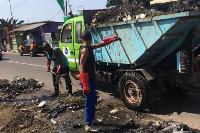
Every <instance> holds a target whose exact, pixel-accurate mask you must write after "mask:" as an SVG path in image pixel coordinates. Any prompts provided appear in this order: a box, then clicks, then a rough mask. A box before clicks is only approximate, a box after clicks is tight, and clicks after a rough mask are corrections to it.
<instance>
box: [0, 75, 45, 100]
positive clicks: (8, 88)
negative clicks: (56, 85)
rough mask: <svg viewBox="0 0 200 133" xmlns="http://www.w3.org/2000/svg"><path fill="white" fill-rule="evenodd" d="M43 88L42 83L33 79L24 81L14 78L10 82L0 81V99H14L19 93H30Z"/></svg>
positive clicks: (23, 79)
mask: <svg viewBox="0 0 200 133" xmlns="http://www.w3.org/2000/svg"><path fill="white" fill-rule="evenodd" d="M43 86H44V83H42V82H38V81H36V80H34V79H25V78H19V77H15V78H13V79H11V80H7V79H0V99H1V100H5V99H15V98H16V96H18V95H20V94H21V93H23V94H25V93H31V92H33V91H35V90H39V89H40V88H42V87H43Z"/></svg>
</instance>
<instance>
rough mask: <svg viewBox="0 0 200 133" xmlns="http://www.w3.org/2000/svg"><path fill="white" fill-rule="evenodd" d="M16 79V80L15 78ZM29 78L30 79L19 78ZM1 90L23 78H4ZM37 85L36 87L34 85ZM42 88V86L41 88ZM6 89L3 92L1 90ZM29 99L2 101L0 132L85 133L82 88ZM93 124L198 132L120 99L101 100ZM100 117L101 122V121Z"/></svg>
mask: <svg viewBox="0 0 200 133" xmlns="http://www.w3.org/2000/svg"><path fill="white" fill-rule="evenodd" d="M13 81H16V80H13ZM17 81H26V80H21V79H20V80H19V79H18V80H17ZM5 82H6V83H7V85H5V84H0V86H1V90H4V88H3V87H2V86H4V87H6V88H7V87H8V86H9V87H10V88H11V86H12V85H11V84H17V83H19V82H15V83H13V82H10V81H9V82H8V81H2V80H1V83H5ZM18 88H19V87H18ZM30 88H34V87H30ZM40 91H42V90H40ZM1 93H2V92H1ZM29 96H31V97H32V98H29V100H28V101H23V100H22V101H18V100H16V101H6V100H5V101H4V102H0V110H1V112H0V132H2V133H10V132H16V133H42V132H44V133H53V132H58V133H71V132H76V133H83V132H84V127H85V113H84V110H85V108H84V104H85V100H84V97H83V93H82V91H77V92H75V93H74V94H73V95H72V96H67V95H66V94H61V95H60V96H59V97H58V98H56V99H55V98H54V99H52V98H49V97H47V96H45V95H44V96H42V97H37V96H33V93H32V94H29ZM97 102H98V104H97V107H96V116H95V119H96V120H97V122H94V123H93V124H94V125H95V126H96V127H98V128H99V129H100V133H127V132H130V133H132V132H137V133H151V132H152V133H198V132H197V131H196V130H193V129H191V128H190V127H188V126H187V125H185V124H182V123H178V122H176V121H173V120H168V121H164V120H162V119H159V118H157V117H154V116H152V115H151V114H150V113H149V112H148V113H143V112H135V111H133V110H129V109H128V108H126V107H125V106H124V104H123V103H122V102H121V100H119V99H112V100H103V99H101V100H98V101H97ZM98 121H100V122H98Z"/></svg>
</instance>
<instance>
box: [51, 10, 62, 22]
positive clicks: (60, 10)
mask: <svg viewBox="0 0 200 133" xmlns="http://www.w3.org/2000/svg"><path fill="white" fill-rule="evenodd" d="M61 12H63V11H62V10H60V11H59V12H58V13H56V15H54V16H53V17H51V18H50V19H48V21H50V20H52V19H54V18H55V17H56V16H57V15H58V14H59V13H61Z"/></svg>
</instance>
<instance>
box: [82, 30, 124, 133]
mask: <svg viewBox="0 0 200 133" xmlns="http://www.w3.org/2000/svg"><path fill="white" fill-rule="evenodd" d="M119 39H120V38H119V37H117V36H115V37H110V38H105V39H103V41H102V42H101V43H98V44H94V45H91V41H92V36H91V33H90V32H89V31H85V32H84V33H83V34H82V36H81V40H82V46H81V47H80V51H79V72H80V80H81V83H82V85H81V87H82V88H83V93H84V95H85V120H86V127H85V131H86V132H98V129H96V128H94V127H93V126H92V121H93V119H94V117H95V105H96V103H97V95H96V90H95V89H96V78H95V57H94V53H93V50H94V49H97V48H100V47H104V46H106V45H108V44H110V43H111V42H114V41H117V40H119Z"/></svg>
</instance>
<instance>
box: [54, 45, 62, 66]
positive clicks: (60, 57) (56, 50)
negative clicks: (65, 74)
mask: <svg viewBox="0 0 200 133" xmlns="http://www.w3.org/2000/svg"><path fill="white" fill-rule="evenodd" d="M55 55H56V57H57V58H58V60H59V62H60V65H61V64H62V62H63V60H62V51H61V50H60V49H59V48H56V49H55Z"/></svg>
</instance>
